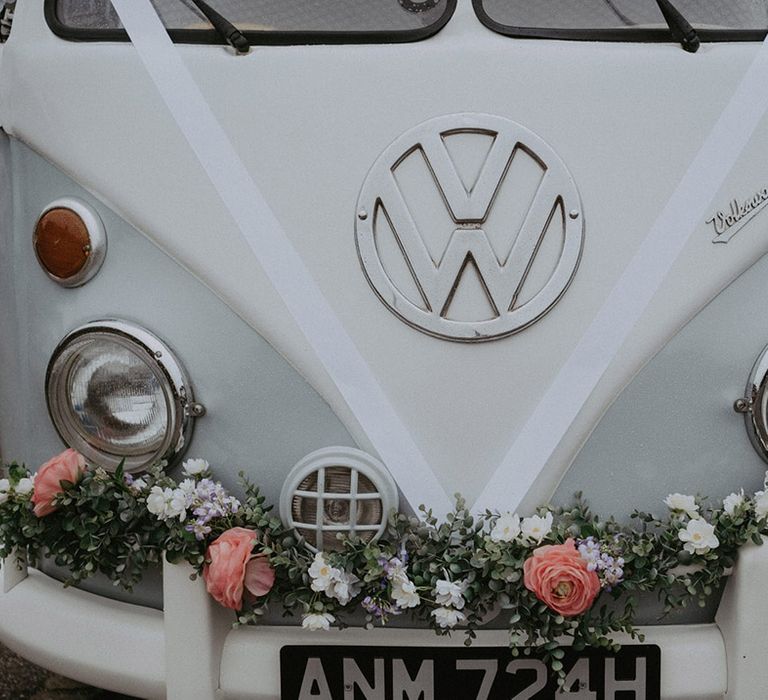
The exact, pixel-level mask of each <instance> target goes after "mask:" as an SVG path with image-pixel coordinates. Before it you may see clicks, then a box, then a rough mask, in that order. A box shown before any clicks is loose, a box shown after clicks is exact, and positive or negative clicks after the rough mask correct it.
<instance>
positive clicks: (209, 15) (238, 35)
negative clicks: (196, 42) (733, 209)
mask: <svg viewBox="0 0 768 700" xmlns="http://www.w3.org/2000/svg"><path fill="white" fill-rule="evenodd" d="M192 2H193V3H194V4H195V6H196V7H197V9H198V10H200V12H202V13H203V14H204V15H205V18H206V19H207V20H208V21H209V22H210V23H211V25H213V28H214V29H215V30H216V32H217V33H218V35H219V36H220V37H221V38H222V39H224V41H226V42H227V43H228V44H229V45H230V46H231V47H232V48H233V49H234V50H235V51H237V53H243V54H245V53H248V52H249V51H250V50H251V44H250V42H249V41H248V39H246V38H245V36H243V33H242V32H241V31H240V30H239V29H238V28H237V27H236V26H235V25H234V24H232V22H230V21H229V20H228V19H227V18H226V17H224V16H223V15H220V14H219V13H218V12H216V10H214V9H213V8H212V7H211V6H210V5H209V4H208V3H206V2H203V0H192Z"/></svg>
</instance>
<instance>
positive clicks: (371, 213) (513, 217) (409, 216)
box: [356, 114, 584, 342]
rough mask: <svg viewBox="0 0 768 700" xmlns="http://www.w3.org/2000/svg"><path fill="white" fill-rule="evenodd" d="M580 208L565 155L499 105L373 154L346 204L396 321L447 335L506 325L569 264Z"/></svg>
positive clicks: (557, 284) (516, 323) (552, 299)
mask: <svg viewBox="0 0 768 700" xmlns="http://www.w3.org/2000/svg"><path fill="white" fill-rule="evenodd" d="M583 220H584V217H583V214H582V211H581V201H580V198H579V193H578V190H577V189H576V184H575V183H574V181H573V178H572V177H571V175H570V173H569V172H568V169H567V168H566V167H565V164H564V163H563V162H562V160H560V158H559V157H558V156H557V154H556V153H555V152H554V151H553V150H552V148H550V146H549V145H547V144H546V143H545V142H544V141H543V140H542V139H541V138H539V137H538V136H536V134H534V133H532V132H531V131H529V130H528V129H526V128H525V127H523V126H520V125H519V124H516V123H515V122H513V121H510V120H508V119H504V118H502V117H496V116H490V115H485V114H451V115H447V116H443V117H437V118H436V119H431V120H429V121H427V122H424V123H423V124H420V125H419V126H417V127H416V128H414V129H411V130H410V131H407V132H406V133H405V134H403V135H402V136H401V137H400V138H398V139H397V140H396V141H395V142H394V143H393V144H392V145H390V146H389V148H387V149H386V150H385V151H384V153H382V154H381V156H379V158H378V160H377V161H376V162H375V163H374V165H373V167H372V168H371V171H370V172H369V173H368V176H367V178H366V180H365V183H364V184H363V188H362V191H361V193H360V199H359V201H358V208H357V227H356V234H357V249H358V253H359V256H360V261H361V262H362V265H363V269H364V271H365V275H366V277H367V278H368V281H369V282H370V284H371V286H372V287H373V289H374V291H375V292H376V294H377V295H378V296H379V297H380V298H381V300H382V301H383V302H384V304H386V305H387V307H388V308H389V309H390V310H391V311H392V312H393V313H394V314H396V315H397V316H399V317H400V318H401V319H402V320H403V321H405V322H406V323H408V324H410V325H411V326H413V327H414V328H417V329H418V330H421V331H423V332H425V333H429V334H430V335H434V336H437V337H439V338H446V339H448V340H459V341H466V342H471V341H486V340H493V339H496V338H502V337H504V336H507V335H510V334H512V333H516V332H517V331H520V330H522V329H523V328H525V327H526V326H528V325H530V324H531V323H534V322H535V321H537V320H538V319H540V318H541V317H542V316H543V315H544V314H545V313H547V311H549V309H551V308H552V306H554V305H555V303H556V302H557V301H558V300H559V299H560V297H561V296H562V295H563V293H564V292H565V290H566V289H567V288H568V285H569V284H570V282H571V279H572V278H573V275H574V274H575V272H576V268H577V267H578V264H579V258H580V257H581V248H582V242H583Z"/></svg>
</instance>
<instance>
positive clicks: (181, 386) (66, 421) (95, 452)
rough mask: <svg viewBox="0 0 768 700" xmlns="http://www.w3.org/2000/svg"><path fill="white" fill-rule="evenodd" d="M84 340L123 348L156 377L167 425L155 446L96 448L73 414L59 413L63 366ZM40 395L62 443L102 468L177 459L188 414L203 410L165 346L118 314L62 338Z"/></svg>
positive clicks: (136, 468) (186, 437)
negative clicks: (131, 450) (130, 450)
mask: <svg viewBox="0 0 768 700" xmlns="http://www.w3.org/2000/svg"><path fill="white" fill-rule="evenodd" d="M88 340H94V341H98V340H108V341H111V342H114V343H116V344H118V345H121V346H123V347H125V348H126V349H128V350H129V351H130V352H132V353H134V354H135V355H136V356H137V357H138V358H139V359H140V360H142V361H143V362H144V364H146V365H147V367H148V369H149V370H150V371H151V372H152V373H153V374H154V375H155V377H156V378H157V379H158V381H159V383H160V387H161V389H162V396H163V398H164V400H165V405H166V413H167V429H166V433H165V436H164V438H163V439H162V441H161V443H160V445H159V447H157V448H156V449H154V450H151V451H148V452H144V453H141V454H134V455H126V454H120V451H119V450H115V451H108V450H104V449H100V448H99V447H97V446H95V445H93V444H92V443H91V442H89V440H88V438H87V437H86V436H85V435H83V433H82V432H81V431H79V430H78V429H77V426H76V424H77V419H76V418H74V417H73V416H72V415H71V414H70V415H63V414H61V413H60V411H59V410H58V409H57V407H56V406H55V405H54V402H55V400H56V399H57V398H59V399H61V398H65V399H67V400H66V401H65V402H62V401H61V400H60V401H59V403H60V404H65V405H66V406H67V407H69V406H70V402H69V401H68V399H69V397H68V395H67V391H68V390H67V384H68V379H69V370H70V369H71V365H72V361H73V359H74V358H75V357H76V352H77V350H78V349H79V348H81V347H82V346H83V343H84V342H87V341H88ZM45 398H46V405H47V408H48V414H49V416H50V418H51V422H52V423H53V426H54V428H55V430H56V432H57V433H58V435H59V437H60V438H61V440H62V442H63V443H64V444H65V445H67V446H68V447H72V448H74V449H75V450H77V451H78V452H80V453H81V454H82V455H83V456H84V457H85V458H86V460H87V461H88V462H89V463H91V464H94V465H97V466H100V467H104V468H105V469H107V470H108V471H114V470H116V469H117V466H118V465H119V464H120V463H121V462H122V463H123V469H124V471H125V472H126V473H137V472H142V471H146V470H147V469H148V468H150V467H151V466H152V465H154V464H156V463H158V462H161V461H164V462H166V463H167V464H168V466H173V465H174V464H175V463H177V462H178V461H179V460H180V458H181V456H182V455H183V453H184V451H185V450H186V447H187V446H188V445H189V442H190V439H191V437H192V431H193V428H194V418H195V417H199V416H201V415H203V413H204V409H203V407H202V406H201V405H200V404H196V403H195V402H194V394H193V391H192V385H191V382H190V380H189V376H188V374H187V372H186V370H185V369H184V367H183V365H182V364H181V362H180V361H179V359H178V358H177V356H176V355H175V353H174V352H173V351H172V350H171V349H170V347H169V346H168V345H167V344H166V343H165V342H164V341H163V340H161V339H160V338H158V337H157V336H156V335H155V334H154V333H152V332H150V331H149V330H147V329H146V328H143V327H142V326H139V325H138V324H136V323H132V322H130V321H126V320H123V319H100V320H96V321H90V322H88V323H85V324H83V325H82V326H79V327H77V328H75V329H74V330H72V331H70V332H69V333H68V334H67V335H66V336H64V338H62V340H61V341H60V342H59V343H58V345H57V346H56V348H55V350H54V351H53V354H52V355H51V359H50V360H49V362H48V368H47V370H46V376H45ZM70 410H71V409H70Z"/></svg>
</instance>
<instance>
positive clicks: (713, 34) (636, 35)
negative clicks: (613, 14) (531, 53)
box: [472, 0, 768, 43]
mask: <svg viewBox="0 0 768 700" xmlns="http://www.w3.org/2000/svg"><path fill="white" fill-rule="evenodd" d="M472 7H473V8H474V10H475V15H477V18H478V19H479V20H480V22H481V23H482V24H483V25H484V26H486V27H487V28H488V29H490V30H491V31H494V32H496V33H497V34H503V35H504V36H509V37H515V38H518V39H561V40H565V41H612V42H624V43H631V42H639V43H679V42H677V41H676V40H675V39H674V37H673V36H672V33H671V32H670V30H669V29H644V28H642V27H629V28H625V29H561V28H556V27H552V28H549V27H513V26H511V25H507V24H501V23H500V22H497V21H496V20H495V19H493V18H492V17H491V16H490V15H489V14H488V13H487V12H486V11H485V7H484V0H472ZM696 34H698V36H699V38H700V39H701V41H702V42H725V41H763V40H764V39H765V37H766V35H768V28H766V29H699V28H696Z"/></svg>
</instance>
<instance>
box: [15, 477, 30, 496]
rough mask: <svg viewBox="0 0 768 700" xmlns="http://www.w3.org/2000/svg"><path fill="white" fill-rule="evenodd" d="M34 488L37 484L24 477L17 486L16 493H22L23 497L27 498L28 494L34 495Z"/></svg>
mask: <svg viewBox="0 0 768 700" xmlns="http://www.w3.org/2000/svg"><path fill="white" fill-rule="evenodd" d="M34 488H35V482H34V481H32V479H29V478H28V477H24V478H23V479H19V483H18V484H16V488H15V491H16V493H20V494H21V495H22V496H26V495H27V494H28V493H32V490H33V489H34Z"/></svg>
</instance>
